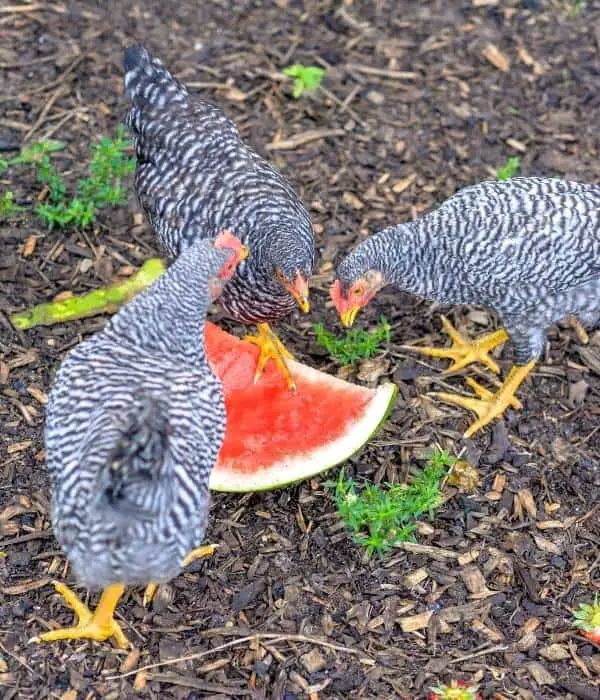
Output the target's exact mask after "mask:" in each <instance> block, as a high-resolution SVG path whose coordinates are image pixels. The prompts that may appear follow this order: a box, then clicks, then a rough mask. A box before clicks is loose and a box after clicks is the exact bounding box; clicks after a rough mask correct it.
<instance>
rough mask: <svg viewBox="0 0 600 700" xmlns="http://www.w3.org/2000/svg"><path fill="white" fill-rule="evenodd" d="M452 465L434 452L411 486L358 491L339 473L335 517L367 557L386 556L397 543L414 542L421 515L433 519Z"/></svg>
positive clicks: (367, 487)
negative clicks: (364, 550) (336, 512)
mask: <svg viewBox="0 0 600 700" xmlns="http://www.w3.org/2000/svg"><path fill="white" fill-rule="evenodd" d="M455 461H456V459H455V458H454V457H452V456H451V455H449V454H448V453H447V452H445V451H441V450H436V451H435V452H434V453H433V455H432V456H431V457H430V459H429V460H428V462H427V464H426V466H425V468H424V469H423V470H422V471H419V472H417V473H416V474H415V475H414V478H413V480H412V482H411V483H410V484H388V485H386V486H380V485H378V484H372V483H371V484H367V485H365V486H363V487H362V488H361V489H360V490H359V489H358V485H357V483H356V482H355V481H353V480H352V479H346V478H344V470H343V469H342V470H341V472H340V476H339V479H338V481H337V484H336V487H335V501H336V504H337V508H338V513H339V514H340V517H341V519H342V520H343V522H344V524H345V525H346V527H347V528H348V529H349V530H350V532H352V535H353V539H354V541H355V542H357V543H358V544H361V545H362V546H363V547H364V548H365V549H366V552H367V556H369V557H370V556H372V555H373V554H379V555H382V554H385V553H386V552H387V551H389V550H390V549H392V547H393V546H394V545H395V544H397V543H398V542H406V541H407V540H410V539H413V533H414V531H415V528H416V526H417V520H418V518H420V517H421V516H422V515H424V514H427V515H428V516H429V517H430V518H432V517H433V514H434V512H435V510H436V509H437V508H438V507H439V506H440V505H441V504H442V491H441V482H442V479H443V478H444V476H445V475H446V474H447V472H448V470H449V468H450V467H451V466H452V464H454V462H455Z"/></svg>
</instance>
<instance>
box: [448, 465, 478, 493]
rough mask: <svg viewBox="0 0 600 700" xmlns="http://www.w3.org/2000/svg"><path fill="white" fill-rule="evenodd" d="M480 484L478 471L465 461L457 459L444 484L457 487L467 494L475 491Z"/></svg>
mask: <svg viewBox="0 0 600 700" xmlns="http://www.w3.org/2000/svg"><path fill="white" fill-rule="evenodd" d="M480 482H481V477H480V475H479V471H478V470H477V469H475V467H472V466H471V465H470V464H469V462H467V460H466V459H459V460H458V461H457V462H456V463H455V464H454V466H453V467H452V471H451V472H450V473H449V474H448V477H447V479H446V483H448V484H450V486H458V488H459V489H463V490H464V491H468V492H471V491H475V489H476V488H477V487H478V486H479V484H480Z"/></svg>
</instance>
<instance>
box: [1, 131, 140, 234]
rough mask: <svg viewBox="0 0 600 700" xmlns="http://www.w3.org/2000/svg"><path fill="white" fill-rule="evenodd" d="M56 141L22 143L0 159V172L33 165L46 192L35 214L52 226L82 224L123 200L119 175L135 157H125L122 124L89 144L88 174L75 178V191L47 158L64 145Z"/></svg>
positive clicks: (128, 169) (131, 166)
mask: <svg viewBox="0 0 600 700" xmlns="http://www.w3.org/2000/svg"><path fill="white" fill-rule="evenodd" d="M64 145H65V144H64V143H62V142H60V141H38V142H37V143H33V144H31V146H24V147H23V148H22V149H21V153H20V154H19V155H18V156H17V157H16V158H12V159H10V160H3V161H0V172H1V171H2V170H3V169H6V168H8V167H10V166H14V165H34V166H35V167H36V168H37V179H38V182H40V183H41V184H42V185H43V186H44V188H45V192H46V197H45V199H44V201H43V202H40V203H39V204H37V206H36V208H35V212H36V214H37V215H38V216H39V217H40V218H41V219H42V220H43V221H44V222H45V223H46V225H47V226H48V228H49V229H50V230H52V229H53V228H54V227H58V228H61V229H63V228H66V227H67V226H70V225H73V226H76V227H77V228H86V227H87V226H89V225H90V224H92V223H93V222H94V221H95V220H96V213H97V211H98V210H99V209H102V208H103V207H106V206H109V205H115V204H121V203H123V202H125V201H126V193H125V188H124V187H123V179H124V178H125V176H126V175H128V174H129V173H130V172H132V171H133V169H134V168H135V160H134V159H133V158H129V157H128V156H127V154H126V150H127V149H128V148H129V142H128V141H127V140H126V139H125V130H124V128H123V127H122V126H120V127H119V128H118V129H117V134H116V136H115V138H112V139H111V138H106V137H105V138H103V139H102V140H101V141H100V143H98V144H94V145H92V146H91V149H90V150H91V161H90V164H89V166H88V175H87V177H85V178H82V179H80V180H79V182H78V183H77V185H76V189H75V193H74V194H73V195H72V196H69V195H68V194H67V184H66V183H65V181H64V179H63V177H62V176H61V175H60V173H59V172H58V170H57V169H56V167H55V166H54V165H53V164H52V162H51V160H50V154H52V153H54V152H56V151H60V150H61V149H63V148H64Z"/></svg>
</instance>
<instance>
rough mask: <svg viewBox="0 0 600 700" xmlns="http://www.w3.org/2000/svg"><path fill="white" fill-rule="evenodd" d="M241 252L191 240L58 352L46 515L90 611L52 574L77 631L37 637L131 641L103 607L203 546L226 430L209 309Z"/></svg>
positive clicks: (167, 574) (174, 570) (231, 245)
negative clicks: (90, 599) (97, 326)
mask: <svg viewBox="0 0 600 700" xmlns="http://www.w3.org/2000/svg"><path fill="white" fill-rule="evenodd" d="M246 253H247V251H246V250H245V249H244V248H243V247H242V246H241V244H240V242H239V240H238V239H236V238H235V237H234V236H232V235H231V234H229V233H227V232H225V233H223V234H221V235H220V236H219V237H218V238H217V239H216V240H215V241H214V242H213V241H204V240H202V241H197V242H196V243H195V244H194V245H193V246H192V247H190V248H189V249H188V250H186V251H185V253H183V254H182V255H180V256H179V258H178V259H177V260H176V261H175V263H174V264H173V265H172V266H171V267H170V268H169V269H168V271H167V272H166V273H165V274H164V275H163V276H162V277H160V278H159V279H158V280H157V281H156V282H155V283H154V284H153V285H152V286H151V287H149V288H148V289H146V290H144V291H143V292H142V293H141V294H140V295H139V296H137V297H136V298H135V299H134V300H133V301H132V302H131V303H130V304H128V305H127V306H125V307H124V308H123V309H121V311H120V312H119V313H118V314H117V315H116V316H114V317H113V318H112V319H111V320H110V322H109V323H108V324H107V326H106V327H105V328H104V330H102V331H101V332H100V333H97V334H96V335H94V336H92V337H90V338H88V339H87V340H85V341H84V342H82V343H81V344H79V345H78V346H77V347H75V348H74V349H73V350H72V351H71V352H70V353H69V354H68V355H67V357H66V358H65V360H64V361H63V363H62V365H61V367H60V369H59V371H58V373H57V376H56V382H55V385H54V387H53V389H52V391H51V393H50V398H49V402H48V410H47V416H46V430H45V439H46V459H47V464H48V470H49V473H50V480H51V483H52V489H53V494H52V524H53V530H54V535H55V536H56V538H57V540H58V541H59V543H60V544H61V545H62V547H63V549H64V550H65V553H66V554H67V557H68V559H69V561H70V563H71V566H72V569H73V572H74V574H75V576H76V577H77V579H78V580H79V581H80V582H81V583H82V584H83V585H85V586H86V587H88V588H92V589H103V592H102V596H101V598H100V602H99V604H98V607H97V608H96V610H95V611H94V612H92V611H90V610H89V608H88V607H87V606H86V605H84V603H83V602H81V601H80V599H79V598H78V597H77V596H76V595H75V593H73V592H72V591H71V590H70V589H69V588H67V587H66V586H65V585H64V584H62V583H58V582H57V583H55V587H56V589H57V591H58V592H59V593H61V595H62V596H63V598H64V599H65V601H66V603H67V604H68V605H69V606H70V607H71V608H73V610H74V611H75V613H76V614H77V617H78V623H77V625H76V626H75V627H72V628H67V629H59V630H55V631H51V632H48V633H46V634H43V635H41V636H40V637H39V638H38V639H37V640H36V641H52V640H56V639H79V638H87V639H95V640H99V641H100V640H104V639H108V638H109V637H114V638H115V640H116V642H117V644H118V645H119V646H121V647H125V646H127V644H128V642H127V638H126V636H125V634H124V633H123V631H122V630H121V628H120V626H119V624H118V623H117V622H116V621H115V619H114V616H113V613H114V610H115V607H116V605H117V602H118V600H119V598H120V597H121V595H122V593H123V591H124V588H125V586H126V585H139V584H147V583H160V582H164V581H167V580H169V579H171V578H173V577H174V576H176V575H177V574H178V573H179V572H180V571H181V568H182V567H183V566H184V564H185V563H186V561H187V560H189V558H190V557H189V555H190V552H192V555H191V556H192V558H195V557H196V556H201V555H203V554H206V553H209V552H210V548H206V547H204V548H202V547H200V544H201V542H202V540H203V536H204V532H205V529H206V522H207V516H208V507H209V500H210V499H209V490H208V480H209V476H210V472H211V470H212V468H213V466H214V464H215V461H216V459H217V455H218V452H219V450H220V448H221V443H222V441H223V437H224V431H225V405H224V397H223V389H222V386H221V382H220V380H219V379H218V378H217V377H215V376H214V374H213V372H212V370H211V369H210V367H209V364H208V361H207V358H206V355H205V351H204V323H205V317H206V312H207V310H208V307H209V304H210V302H211V300H212V299H213V298H215V297H216V296H217V295H218V294H219V293H220V292H221V290H222V288H223V285H224V284H225V283H226V281H227V280H228V279H230V278H231V277H232V275H233V274H234V272H235V268H236V266H237V263H238V262H239V260H240V259H241V258H243V257H244V255H246Z"/></svg>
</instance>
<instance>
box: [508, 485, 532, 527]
mask: <svg viewBox="0 0 600 700" xmlns="http://www.w3.org/2000/svg"><path fill="white" fill-rule="evenodd" d="M524 511H525V512H527V513H528V514H529V515H530V516H531V517H532V518H535V516H536V515H537V508H536V506H535V501H534V500H533V494H532V493H531V491H530V490H529V489H521V490H520V491H517V493H515V496H514V501H513V513H514V516H515V518H518V519H519V520H523V512H524Z"/></svg>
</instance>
